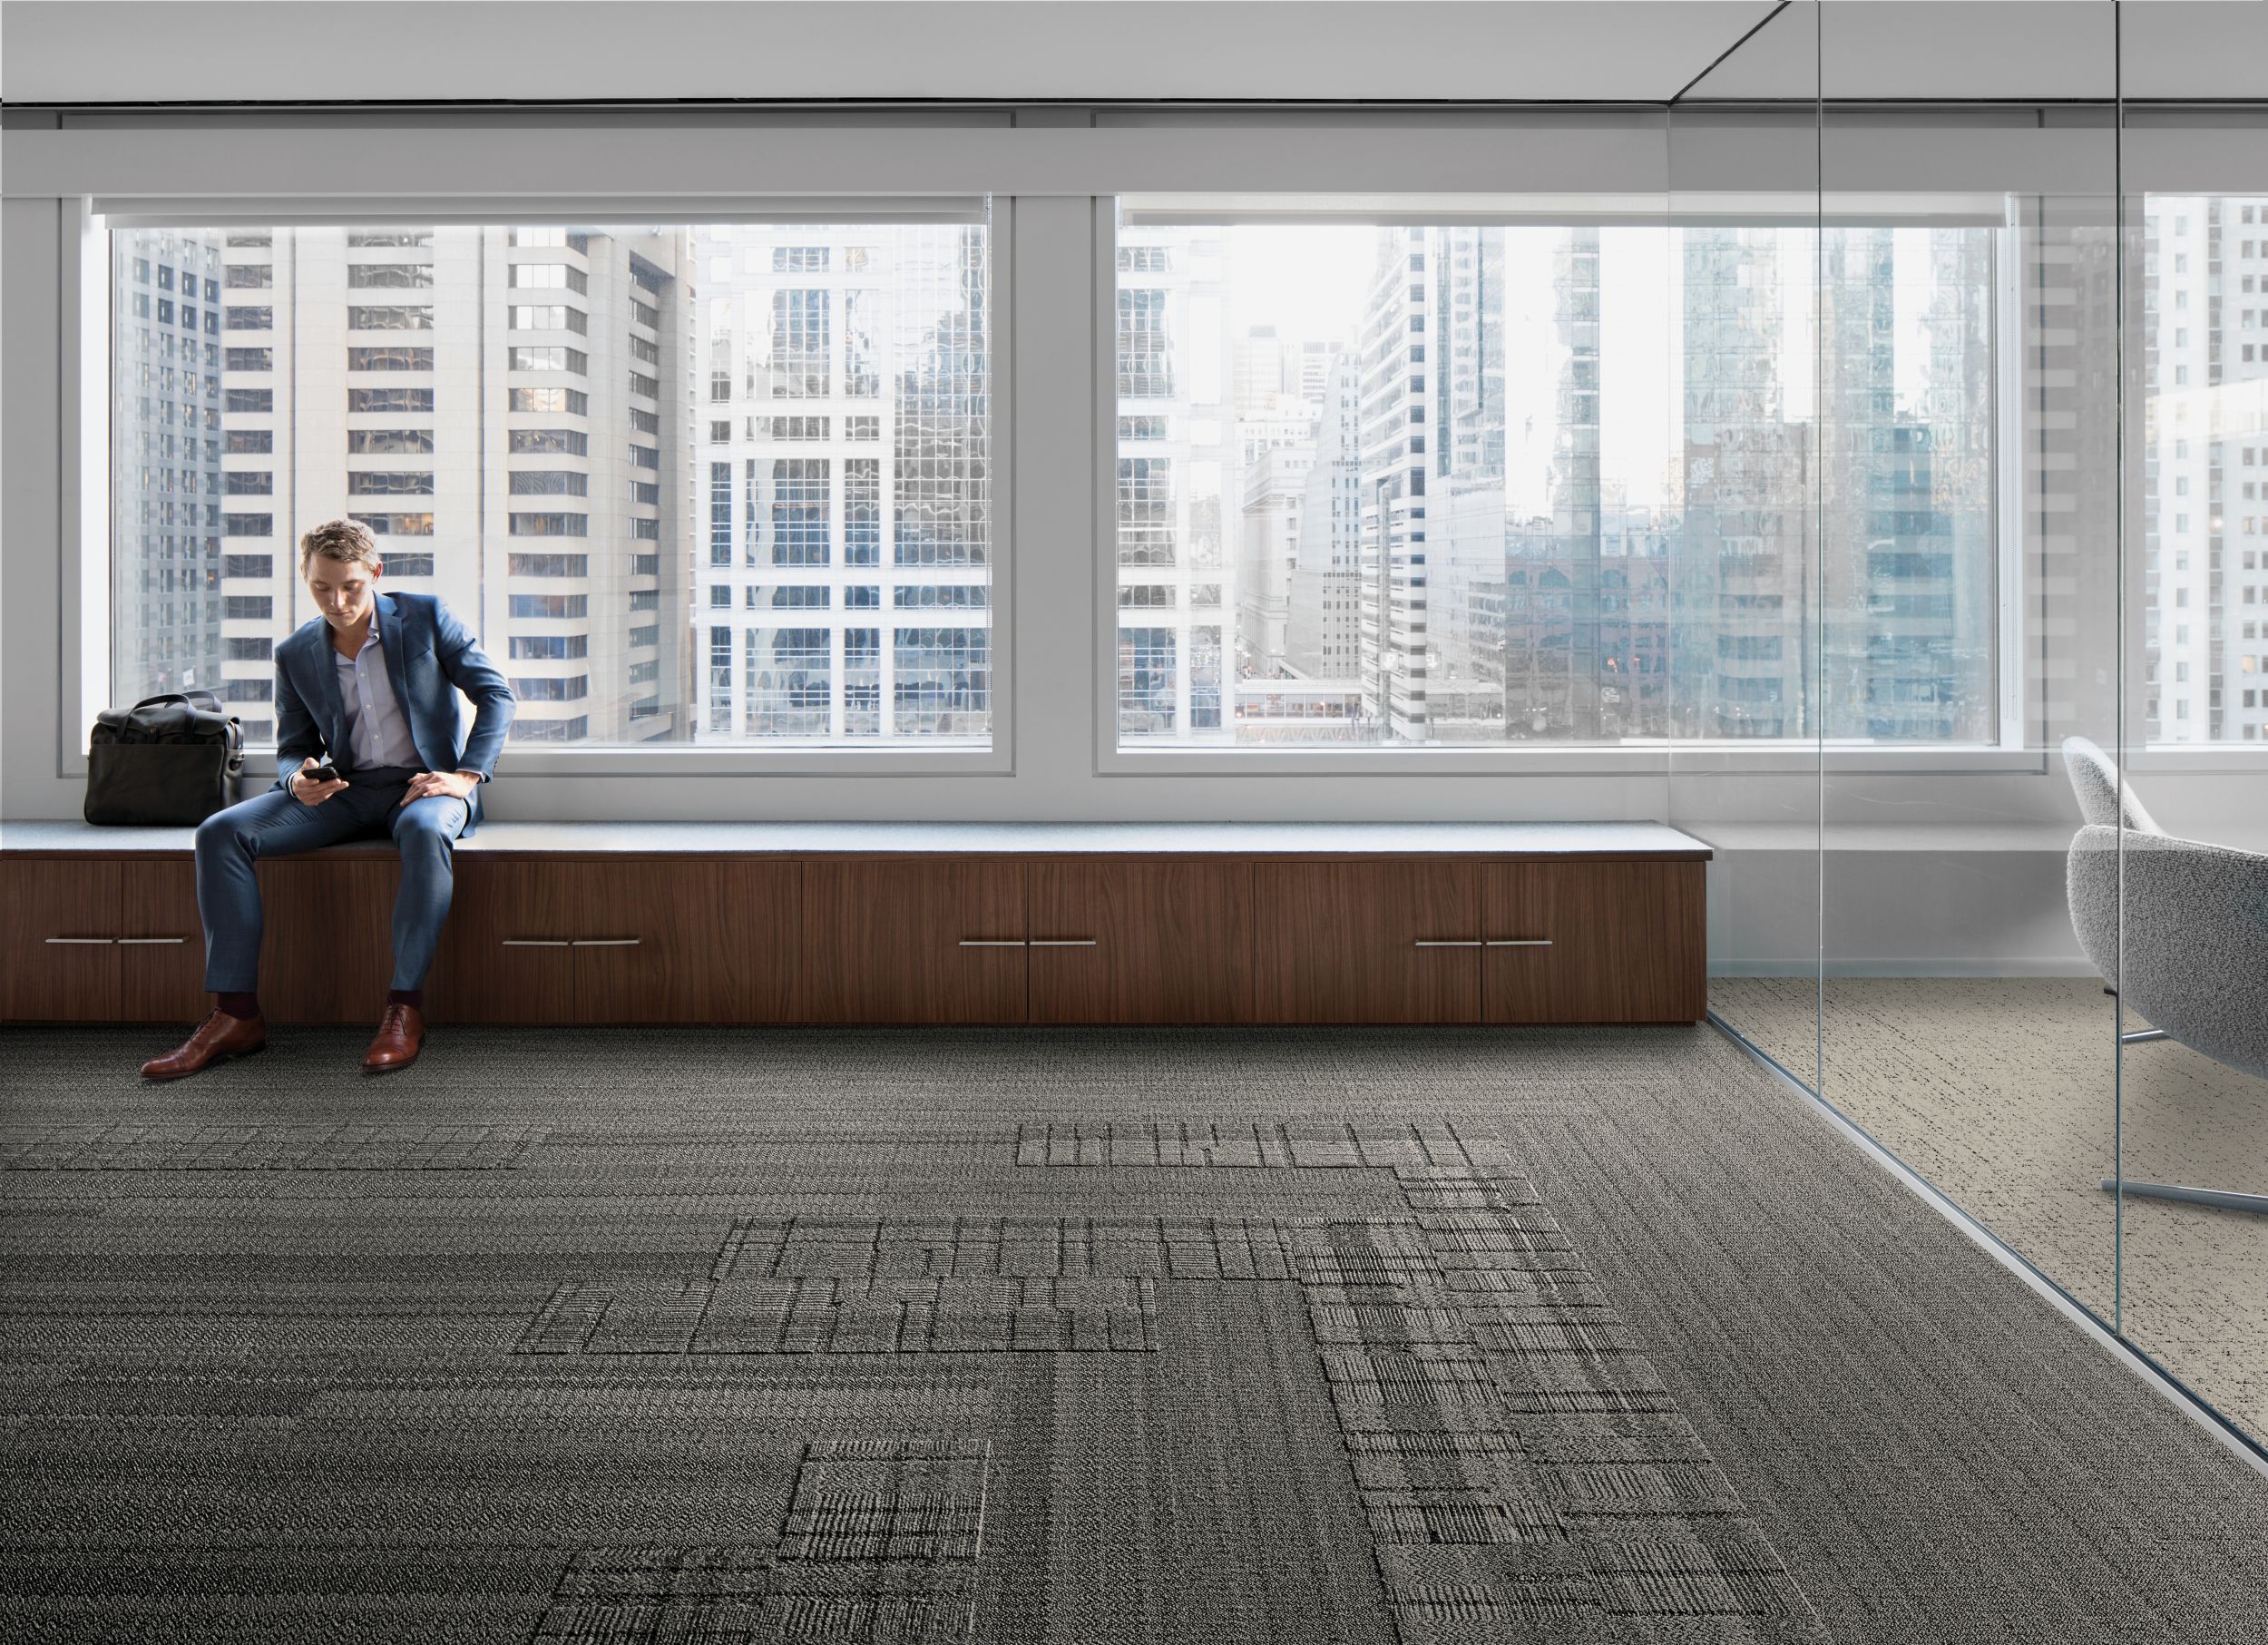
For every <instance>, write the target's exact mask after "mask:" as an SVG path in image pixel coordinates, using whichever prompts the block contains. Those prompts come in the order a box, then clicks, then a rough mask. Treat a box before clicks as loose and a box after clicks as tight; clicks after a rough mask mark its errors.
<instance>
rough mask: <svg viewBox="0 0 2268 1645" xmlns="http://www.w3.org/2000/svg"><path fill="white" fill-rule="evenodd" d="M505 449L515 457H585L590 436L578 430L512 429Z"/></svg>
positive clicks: (588, 447)
mask: <svg viewBox="0 0 2268 1645" xmlns="http://www.w3.org/2000/svg"><path fill="white" fill-rule="evenodd" d="M505 449H506V450H508V451H510V452H511V453H512V454H513V455H515V456H533V455H557V456H566V457H580V456H587V455H590V452H591V436H589V435H587V434H585V433H583V432H582V430H581V429H580V428H514V429H513V430H511V431H510V433H509V435H508V436H507V443H506V446H505Z"/></svg>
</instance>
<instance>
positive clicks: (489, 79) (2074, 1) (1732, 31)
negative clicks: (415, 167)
mask: <svg viewBox="0 0 2268 1645" xmlns="http://www.w3.org/2000/svg"><path fill="white" fill-rule="evenodd" d="M1774 10H1775V6H1774V0H1399V3H1394V0H925V3H922V0H824V3H815V0H744V3H742V4H735V5H725V4H713V3H693V4H689V3H686V0H640V3H637V4H628V3H624V0H582V3H579V4H560V3H551V4H518V3H513V0H259V3H252V0H168V3H164V4H152V3H151V0H5V4H0V97H5V101H6V102H8V103H182V102H239V101H246V102H272V101H302V100H320V99H325V98H337V99H340V100H342V101H347V102H362V101H379V102H404V101H417V102H423V101H475V102H481V101H495V100H515V101H516V100H585V99H626V100H647V99H672V98H688V99H710V98H731V99H740V98H765V99H811V100H833V99H839V98H888V99H984V100H993V99H1000V100H1008V101H1057V100H1067V101H1082V100H1094V101H1108V100H1120V99H1198V100H1214V99H1238V100H1245V99H1259V100H1280V99H1316V100H1326V101H1344V100H1362V101H1370V102H1380V101H1388V102H1399V101H1423V102H1433V101H1442V100H1448V101H1464V100H1481V101H1491V102H1493V101H1551V102H1559V101H1572V102H1589V101H1623V100H1629V101H1645V102H1659V101H1662V100H1664V99H1667V98H1669V97H1671V96H1673V95H1675V94H1676V93H1677V92H1678V91H1679V90H1680V89H1681V88H1683V87H1685V86H1686V85H1687V83H1690V82H1692V81H1693V80H1694V79H1695V77H1696V75H1701V74H1703V73H1704V71H1705V70H1707V69H1708V68H1709V65H1710V64H1712V63H1713V62H1716V59H1717V58H1718V57H1719V56H1720V55H1721V54H1725V53H1726V52H1727V51H1728V50H1729V49H1730V48H1732V47H1733V46H1734V45H1735V43H1736V42H1739V41H1740V40H1741V39H1742V37H1743V35H1745V34H1748V33H1749V31H1751V30H1752V29H1755V30H1756V33H1755V34H1754V36H1753V37H1752V38H1750V39H1749V40H1748V41H1747V43H1746V44H1745V45H1743V46H1741V48H1740V49H1739V50H1738V51H1736V52H1734V53H1733V54H1732V55H1731V56H1730V57H1729V58H1726V59H1725V62H1723V63H1722V64H1719V65H1718V66H1717V67H1716V69H1715V71H1714V72H1712V73H1707V75H1706V78H1704V79H1703V80H1702V81H1701V83H1699V84H1698V85H1697V86H1695V87H1694V89H1693V92H1692V93H1691V94H1692V95H1693V96H1695V97H1741V98H1745V97H1757V96H1770V97H1785V96H1805V97H1807V96H1809V95H1811V94H1812V92H1813V84H1814V81H1815V80H1817V79H1819V78H1820V77H1821V76H1822V75H1823V78H1824V82H1825V89H1826V91H1827V93H1829V94H1830V95H1833V96H1848V97H1901V98H1902V97H1915V98H1928V97H2023V98H2034V97H2102V96H2107V95H2109V94H2110V93H2111V91H2112V89H2113V77H2112V58H2113V53H2112V48H2111V15H2112V11H2113V8H2112V6H2111V5H2109V4H2108V3H2107V0H1827V3H1826V4H1825V5H1823V6H1820V5H1812V4H1808V3H1806V4H1799V5H1793V6H1790V7H1788V8H1787V9H1786V10H1785V11H1784V12H1781V13H1780V14H1779V15H1776V16H1775V15H1774ZM1767 18H1769V19H1771V21H1769V22H1768V23H1765V19H1767ZM2124 19H2125V21H2124V34H2125V41H2124V50H2125V60H2126V74H2125V81H2126V83H2125V88H2124V89H2125V91H2126V94H2127V95H2129V96H2135V97H2257V96H2259V95H2261V94H2262V92H2263V86H2264V85H2268V67H2263V65H2268V5H2262V4H2258V3H2256V0H2253V3H2244V4H2233V3H2227V0H2128V4H2127V5H2126V6H2125V7H2124ZM1759 23H1764V24H1765V26H1764V27H1762V28H1761V29H1757V24H1759ZM1822 23H1823V27H1824V31H1825V33H1824V38H1823V40H1820V39H1818V38H1817V35H1816V32H1815V31H1816V28H1817V27H1818V26H1820V25H1821V24H1822ZM1822 47H1823V50H1822V49H1821V48H1822Z"/></svg>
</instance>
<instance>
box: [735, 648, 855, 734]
mask: <svg viewBox="0 0 2268 1645" xmlns="http://www.w3.org/2000/svg"><path fill="white" fill-rule="evenodd" d="M743 644H744V648H745V656H744V657H743V660H742V661H743V666H744V668H745V670H746V676H747V681H748V720H747V725H746V728H745V729H746V730H747V732H748V735H749V736H750V737H804V738H812V737H824V736H826V734H827V729H828V725H827V720H828V714H829V709H830V704H831V702H832V700H833V697H834V689H833V681H832V679H831V677H830V669H829V661H830V660H829V643H828V631H827V630H826V629H823V628H778V629H764V628H752V629H749V630H748V631H747V633H746V636H745V639H744V641H743Z"/></svg>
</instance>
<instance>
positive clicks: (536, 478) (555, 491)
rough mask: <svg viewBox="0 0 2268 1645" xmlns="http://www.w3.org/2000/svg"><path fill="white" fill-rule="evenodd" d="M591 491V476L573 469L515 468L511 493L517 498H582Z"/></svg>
mask: <svg viewBox="0 0 2268 1645" xmlns="http://www.w3.org/2000/svg"><path fill="white" fill-rule="evenodd" d="M590 491H591V476H590V475H587V474H583V473H582V472H581V471H580V470H577V469H572V468H515V469H513V471H512V485H511V493H512V494H513V496H515V497H581V496H587V495H589V494H590Z"/></svg>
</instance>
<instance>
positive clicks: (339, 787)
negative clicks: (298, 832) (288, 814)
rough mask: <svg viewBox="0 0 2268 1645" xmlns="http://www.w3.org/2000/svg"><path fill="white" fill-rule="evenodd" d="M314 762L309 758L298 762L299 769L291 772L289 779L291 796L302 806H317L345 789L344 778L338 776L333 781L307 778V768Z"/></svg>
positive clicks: (345, 782)
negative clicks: (318, 780)
mask: <svg viewBox="0 0 2268 1645" xmlns="http://www.w3.org/2000/svg"><path fill="white" fill-rule="evenodd" d="M315 763H316V762H315V761H313V760H311V759H309V760H303V761H301V762H300V766H299V769H298V770H297V771H294V772H293V773H292V774H291V781H290V784H289V785H288V786H289V788H290V792H291V798H294V799H296V800H298V802H299V803H300V804H301V805H303V806H319V805H321V804H322V803H323V802H324V801H325V800H327V799H328V798H330V797H331V796H332V795H334V794H343V793H345V792H346V791H347V780H346V778H338V779H337V781H335V782H317V781H315V780H314V779H313V778H309V777H308V775H307V769H308V766H311V765H313V764H315Z"/></svg>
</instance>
